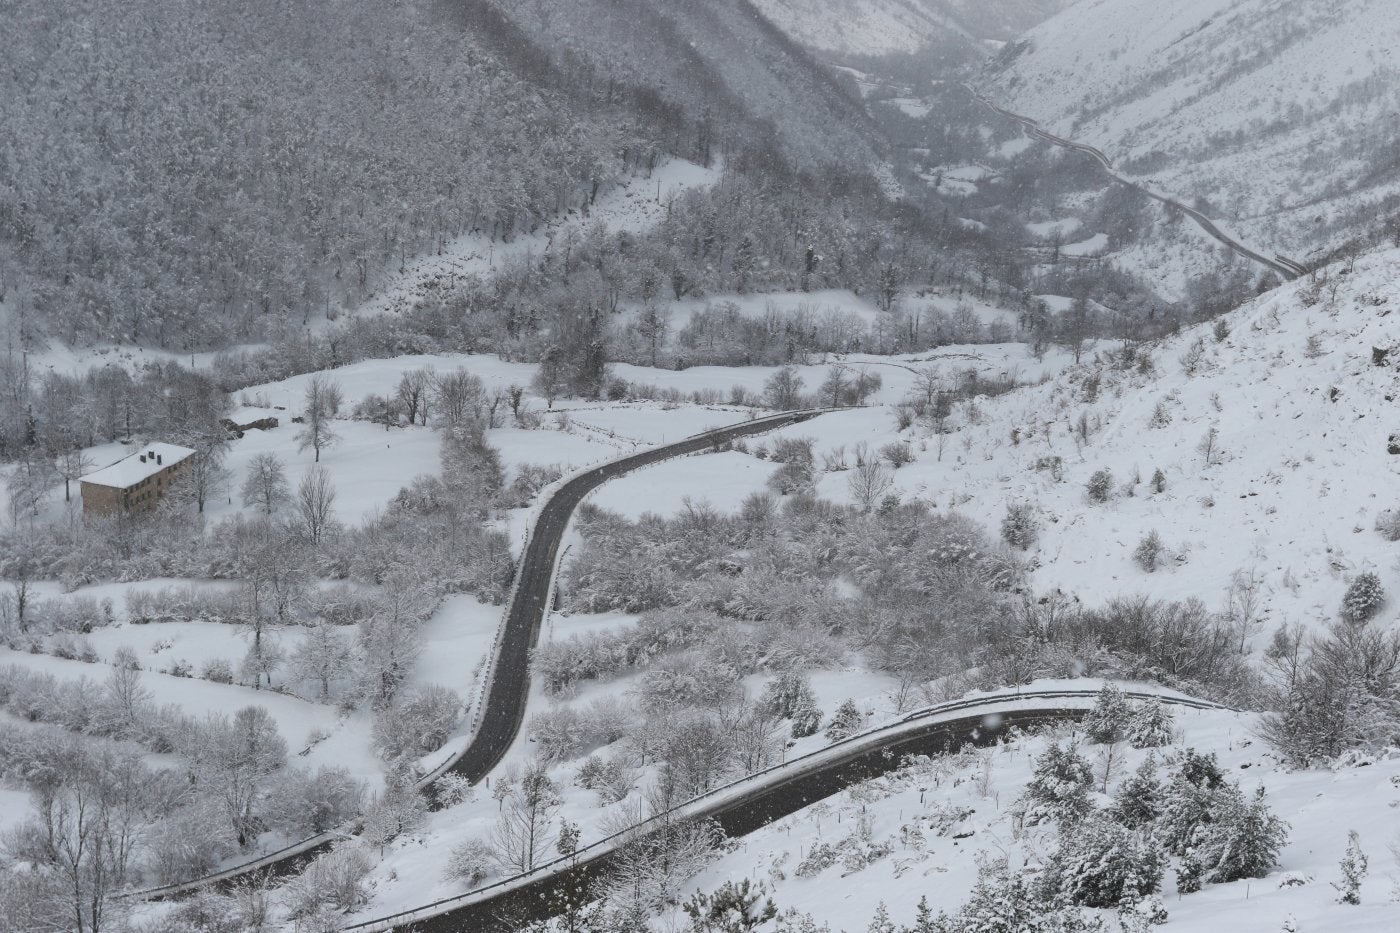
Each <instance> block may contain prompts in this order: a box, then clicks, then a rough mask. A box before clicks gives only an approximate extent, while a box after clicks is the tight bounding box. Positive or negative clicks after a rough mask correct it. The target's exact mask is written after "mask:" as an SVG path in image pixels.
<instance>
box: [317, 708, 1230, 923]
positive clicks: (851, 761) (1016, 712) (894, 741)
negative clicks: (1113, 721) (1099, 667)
mask: <svg viewBox="0 0 1400 933" xmlns="http://www.w3.org/2000/svg"><path fill="white" fill-rule="evenodd" d="M1127 695H1128V696H1129V697H1132V698H1134V699H1139V700H1147V699H1156V700H1160V701H1162V702H1164V703H1169V704H1175V705H1180V706H1185V707H1188V708H1194V709H1220V708H1221V707H1219V706H1218V705H1217V704H1214V703H1208V702H1205V701H1202V700H1195V699H1191V698H1189V697H1182V696H1180V695H1173V694H1169V693H1160V694H1159V693H1155V692H1141V691H1134V692H1128V693H1127ZM1097 696H1098V691H1097V690H1093V689H1077V690H1076V689H1060V690H1042V691H1026V692H1024V693H1020V694H1004V695H1000V696H991V697H981V698H976V699H971V700H962V701H957V702H954V703H948V704H943V705H941V706H937V707H932V708H929V709H926V710H921V711H919V712H916V713H911V714H909V715H908V716H905V717H904V718H903V719H901V720H898V721H896V722H894V723H892V724H890V725H887V726H883V727H881V728H878V729H874V730H871V731H869V732H866V733H862V734H860V735H857V736H853V737H852V738H849V739H845V740H842V741H840V742H837V743H835V744H833V745H830V746H828V747H826V748H823V749H820V750H818V751H816V752H812V753H810V754H807V755H804V756H802V757H801V758H797V759H794V760H792V761H789V762H786V763H784V764H781V765H777V766H774V767H772V768H769V769H766V770H765V771H761V772H758V773H757V774H753V775H749V776H747V777H744V778H741V779H740V780H738V781H735V782H733V783H732V784H728V785H725V786H723V787H720V788H717V789H715V790H713V791H710V792H708V793H705V794H702V795H700V796H699V797H695V798H693V799H692V800H690V801H687V802H686V803H683V804H681V805H680V806H678V807H676V808H675V809H673V810H671V811H668V812H667V813H665V814H662V815H660V816H657V817H653V818H652V819H650V820H647V821H646V822H643V823H640V824H637V825H636V826H634V827H631V828H630V829H627V830H624V831H623V832H621V833H617V834H615V835H613V836H609V837H607V838H605V839H600V840H598V841H597V842H594V843H591V844H589V845H588V846H585V847H584V848H582V849H580V850H579V851H578V852H576V853H574V854H573V855H571V856H568V857H564V858H558V859H555V860H553V861H550V862H547V863H545V864H542V865H540V866H538V867H537V868H535V869H534V870H533V871H531V872H527V873H525V874H521V875H516V876H514V877H511V878H506V879H503V880H501V881H498V882H495V883H494V884H491V885H487V886H486V887H483V888H478V889H476V890H474V891H469V892H467V893H465V894H462V895H459V896H457V897H452V898H446V899H444V900H440V901H436V902H434V903H432V904H425V905H423V906H421V907H417V908H414V909H412V910H407V911H403V912H401V913H398V914H394V915H392V916H387V917H380V918H378V919H375V920H367V921H364V922H361V923H358V924H353V925H350V926H346V927H343V928H342V930H344V931H345V933H508V931H512V930H515V929H518V928H519V927H520V926H521V925H522V924H523V923H525V922H529V921H532V920H542V919H545V918H546V917H548V916H549V915H550V913H551V905H552V904H556V903H559V901H560V899H559V898H556V897H555V896H554V895H556V894H563V893H566V892H577V891H579V890H580V889H581V888H585V887H586V886H588V885H589V884H590V883H591V882H593V881H596V880H598V879H600V878H602V877H604V876H605V875H606V873H607V871H608V869H609V868H610V867H611V866H612V864H613V863H614V862H615V860H616V859H617V858H618V856H619V854H620V853H621V852H622V851H623V850H624V849H625V848H626V846H627V845H628V844H629V843H631V842H633V841H635V840H637V839H639V838H641V837H643V836H645V835H647V834H648V833H651V832H655V831H657V830H659V829H661V828H663V827H665V826H668V825H674V824H676V823H678V822H684V821H693V820H702V819H712V820H714V821H715V822H717V823H718V824H719V826H720V828H721V829H722V830H723V831H724V834H725V835H726V836H728V837H731V838H732V837H738V836H744V835H747V834H748V833H751V832H753V831H755V830H757V829H759V828H761V827H763V826H767V825H768V824H769V823H772V822H774V821H775V820H778V819H781V818H782V817H784V816H788V815H789V814H792V813H795V812H797V811H798V810H801V809H803V808H805V807H808V806H811V805H812V804H814V803H816V802H818V801H820V800H824V799H826V798H828V797H830V796H832V795H834V794H836V793H838V792H840V791H841V790H843V789H845V788H847V787H850V786H851V785H853V784H857V783H861V782H864V781H868V780H870V779H871V778H874V777H878V776H879V775H882V774H887V773H889V772H890V771H893V770H895V769H896V768H898V767H901V766H902V765H903V763H904V759H906V758H907V757H908V756H911V755H937V754H944V753H947V752H951V751H955V750H957V749H959V748H961V747H963V746H966V745H979V746H980V745H990V744H992V743H994V742H996V741H997V740H998V739H1000V738H1002V737H1003V736H1005V735H1007V734H1008V733H1009V732H1010V731H1011V730H1012V729H1013V728H1016V729H1022V730H1026V729H1032V728H1035V727H1036V726H1040V725H1044V724H1047V723H1051V722H1061V721H1065V720H1078V719H1081V718H1083V717H1084V716H1085V715H1086V714H1087V713H1088V712H1089V710H1090V709H1091V708H1092V707H1093V704H1094V701H1095V700H1096V698H1097Z"/></svg>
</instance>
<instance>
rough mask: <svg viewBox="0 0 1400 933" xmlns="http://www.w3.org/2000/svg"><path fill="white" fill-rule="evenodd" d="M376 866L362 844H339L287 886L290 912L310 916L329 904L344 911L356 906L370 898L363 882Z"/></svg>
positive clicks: (286, 893) (294, 914) (300, 915)
mask: <svg viewBox="0 0 1400 933" xmlns="http://www.w3.org/2000/svg"><path fill="white" fill-rule="evenodd" d="M373 867H374V866H373V863H372V862H371V860H370V857H369V854H368V853H367V852H365V850H364V849H363V848H362V847H361V846H360V845H359V844H357V843H353V842H352V843H347V844H344V845H340V846H337V847H336V848H334V849H332V850H331V851H330V852H328V853H326V854H325V855H322V856H320V857H319V858H317V859H316V860H315V861H313V862H312V863H311V864H310V865H308V866H307V867H306V870H305V871H304V872H302V873H301V874H300V875H297V876H296V877H295V878H293V879H292V880H291V881H289V882H288V883H287V885H286V886H285V887H284V889H283V890H284V891H285V903H286V906H287V914H288V916H291V917H294V918H295V917H307V916H311V915H314V914H316V913H318V912H320V911H321V910H323V909H325V908H327V907H329V908H331V909H333V910H337V911H341V912H345V911H350V910H354V909H355V908H356V907H359V906H360V905H361V904H363V903H364V902H365V901H366V900H367V899H368V893H367V892H366V891H365V885H364V882H365V878H367V877H368V876H369V873H370V869H371V868H373Z"/></svg>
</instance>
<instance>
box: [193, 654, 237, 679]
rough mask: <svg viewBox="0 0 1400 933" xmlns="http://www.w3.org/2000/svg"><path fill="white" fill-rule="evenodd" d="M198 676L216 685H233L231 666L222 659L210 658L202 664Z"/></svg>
mask: <svg viewBox="0 0 1400 933" xmlns="http://www.w3.org/2000/svg"><path fill="white" fill-rule="evenodd" d="M200 676H201V677H203V678H204V679H205V680H209V681H213V682H214V683H216V684H231V683H233V665H231V664H229V663H228V661H226V660H225V659H223V658H210V659H209V660H208V661H205V662H204V669H203V670H202V671H201V672H200Z"/></svg>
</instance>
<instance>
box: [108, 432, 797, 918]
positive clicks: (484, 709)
mask: <svg viewBox="0 0 1400 933" xmlns="http://www.w3.org/2000/svg"><path fill="white" fill-rule="evenodd" d="M823 411H824V409H813V410H807V411H794V412H786V413H784V414H780V415H771V416H769V417H766V418H755V419H753V420H750V421H744V422H740V423H739V424H734V425H730V426H728V427H724V428H718V429H716V430H713V431H706V432H704V433H702V434H696V435H694V436H693V437H688V438H686V439H685V440H682V441H677V442H676V443H674V444H667V445H665V446H663V447H656V448H652V449H651V450H644V451H642V452H641V453H637V454H632V455H631V456H627V457H622V458H620V459H618V460H613V461H610V462H608V463H604V464H602V465H601V466H597V467H594V468H592V469H589V470H585V471H584V472H582V473H579V474H577V475H575V476H573V477H572V478H570V479H568V480H566V481H564V482H563V483H562V485H560V486H559V487H558V488H557V489H555V491H554V492H553V493H552V494H551V495H550V496H549V497H548V499H547V500H546V501H545V502H544V504H543V505H542V506H541V507H540V509H539V512H538V514H537V515H536V518H535V522H534V525H533V527H532V529H531V531H530V535H529V539H528V540H527V542H526V545H525V551H524V554H523V555H522V556H521V559H520V563H519V565H518V566H517V567H516V574H515V582H514V584H513V586H512V589H511V595H510V602H509V605H508V607H507V609H506V615H505V621H504V624H503V625H502V628H501V633H500V636H499V637H498V639H497V644H496V651H495V655H494V658H493V659H492V664H491V667H490V668H488V669H487V670H488V673H489V684H490V685H489V687H488V688H487V693H486V696H485V697H484V699H483V701H482V702H481V703H480V704H478V709H479V715H478V716H477V718H476V720H475V722H476V730H475V732H474V734H473V736H472V739H471V742H470V743H469V744H468V745H467V747H466V748H465V749H463V750H462V751H461V752H460V753H458V754H457V755H455V756H453V757H452V758H449V759H448V760H447V761H446V762H444V763H443V764H442V765H440V766H439V767H438V768H437V769H436V770H434V771H433V772H431V773H430V774H428V775H426V776H424V777H423V778H422V780H421V781H420V782H419V784H418V786H419V788H420V789H423V790H425V791H427V792H428V793H429V794H431V793H432V791H433V785H434V783H435V782H436V781H437V780H438V779H440V778H441V777H442V776H443V775H445V774H454V775H458V776H460V777H463V778H466V779H467V780H468V781H470V782H472V783H477V782H479V781H480V780H482V779H483V778H484V777H486V775H488V774H490V773H491V771H492V769H494V768H495V767H496V765H498V764H500V762H501V759H502V758H503V757H504V756H505V754H506V752H507V751H508V750H509V749H510V747H511V745H512V743H514V741H515V737H516V735H517V734H518V733H519V731H520V726H521V723H522V722H523V720H524V717H525V705H526V701H527V700H528V698H529V693H530V651H531V650H532V649H533V648H534V646H535V643H536V642H537V641H538V640H539V634H540V626H541V625H542V623H543V622H544V619H545V616H546V615H547V614H548V609H549V604H550V601H551V598H552V596H553V590H554V577H555V570H556V567H557V565H558V562H559V546H560V543H561V541H562V540H563V537H564V532H565V531H566V530H567V529H568V526H569V520H570V519H571V518H572V517H573V514H574V510H575V509H576V508H578V506H579V503H581V502H582V501H583V500H584V498H585V497H586V496H587V495H588V494H589V493H590V492H592V491H593V490H595V489H597V488H598V487H599V486H601V485H602V484H603V483H606V482H607V481H608V480H610V479H614V478H616V477H618V476H622V475H624V474H626V473H630V472H632V471H633V470H637V469H640V468H641V467H644V466H649V465H651V464H653V463H660V462H661V461H663V460H670V459H672V458H674V457H683V456H685V455H687V454H694V453H701V452H703V451H707V450H719V449H720V448H721V447H722V446H723V445H724V444H726V443H728V442H730V441H733V440H735V439H737V438H740V437H744V436H746V435H750V434H762V433H765V432H768V431H773V430H776V429H778V428H782V427H787V426H788V425H792V424H798V423H799V422H802V421H806V420H808V419H810V418H814V417H816V416H817V415H819V414H822V413H823ZM362 827H363V824H362V823H361V822H360V821H354V822H352V823H350V824H347V825H345V826H342V827H338V828H337V829H335V830H333V831H331V832H327V833H322V834H321V835H319V836H313V837H311V838H310V839H304V840H302V841H301V842H298V843H296V844H294V845H291V846H288V847H286V848H284V849H281V850H279V851H277V852H273V853H272V854H270V855H266V856H263V857H262V858H259V859H256V860H254V861H251V862H247V863H245V864H242V865H237V866H235V867H233V868H229V869H226V870H224V871H221V872H218V873H217V874H213V875H209V876H207V877H204V878H197V879H195V880H193V881H187V882H183V883H181V884H174V885H167V886H165V887H161V888H153V889H150V890H146V891H137V892H133V893H131V894H130V895H127V896H129V897H132V898H139V899H143V900H163V899H169V898H177V897H181V896H183V895H185V894H189V893H191V892H194V891H197V890H200V889H201V888H205V887H210V886H225V885H228V884H230V883H233V882H235V881H238V880H239V879H241V878H245V877H248V876H250V875H254V874H257V875H259V876H262V877H282V876H285V875H289V874H293V873H295V872H297V871H300V870H301V869H302V868H303V867H304V866H305V865H306V863H307V862H309V861H310V860H311V859H313V858H315V857H316V856H317V855H319V854H321V853H322V852H325V851H326V850H327V849H329V848H330V847H331V846H332V845H334V844H335V843H336V842H338V841H340V840H342V839H344V838H346V837H347V836H350V835H353V834H355V833H358V832H359V831H360V829H361V828H362Z"/></svg>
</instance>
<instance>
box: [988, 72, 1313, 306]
mask: <svg viewBox="0 0 1400 933" xmlns="http://www.w3.org/2000/svg"><path fill="white" fill-rule="evenodd" d="M963 88H964V89H966V90H967V92H968V93H969V94H971V95H972V97H973V99H974V100H976V101H977V102H978V103H980V104H981V105H982V106H984V107H986V108H987V109H988V110H990V111H992V112H993V113H995V114H997V115H999V116H1002V117H1006V118H1007V119H1008V120H1014V121H1016V122H1017V123H1019V124H1021V126H1023V127H1024V128H1025V130H1026V132H1027V133H1029V134H1030V136H1031V137H1032V138H1033V139H1039V140H1041V141H1042V142H1047V143H1050V144H1051V145H1052V146H1059V147H1060V148H1061V149H1069V150H1071V151H1073V152H1082V153H1084V154H1085V155H1087V156H1089V157H1090V158H1092V159H1094V160H1095V161H1096V162H1098V163H1099V165H1101V166H1102V167H1103V170H1104V171H1105V172H1107V173H1108V175H1109V177H1110V178H1112V179H1113V180H1114V181H1116V182H1118V183H1119V184H1121V185H1127V186H1128V187H1129V188H1133V189H1135V190H1137V191H1141V192H1142V193H1143V194H1145V195H1147V196H1148V197H1149V198H1151V199H1152V200H1154V201H1157V202H1159V203H1161V204H1165V205H1167V206H1168V207H1172V208H1175V209H1177V210H1179V211H1181V212H1182V213H1184V214H1185V215H1186V216H1188V217H1190V218H1191V219H1192V220H1194V221H1195V222H1196V225H1197V226H1199V227H1200V228H1201V229H1202V230H1204V231H1205V232H1206V234H1207V235H1209V236H1210V237H1211V238H1212V239H1214V240H1215V241H1216V242H1218V243H1220V244H1221V245H1222V246H1225V247H1226V248H1228V249H1230V250H1232V251H1234V252H1235V253H1238V254H1239V255H1241V256H1243V257H1245V258H1246V259H1249V260H1250V261H1252V262H1255V263H1258V264H1259V265H1261V266H1264V267H1265V268H1267V269H1270V270H1271V271H1273V272H1276V273H1278V274H1279V275H1281V276H1282V277H1283V279H1284V281H1292V280H1294V279H1297V278H1299V277H1301V276H1304V275H1307V271H1308V270H1307V269H1306V268H1305V267H1304V266H1302V265H1301V264H1299V263H1296V262H1294V261H1293V260H1291V259H1288V258H1286V257H1283V256H1275V257H1274V258H1272V259H1271V258H1269V257H1268V256H1265V255H1263V254H1262V253H1258V252H1256V251H1254V250H1252V249H1250V248H1249V247H1248V246H1245V245H1244V244H1243V243H1241V242H1240V241H1239V240H1236V239H1235V238H1234V237H1232V236H1230V235H1229V234H1227V233H1226V232H1225V231H1223V230H1221V229H1220V227H1219V226H1218V225H1217V224H1216V223H1215V222H1214V221H1213V220H1211V219H1210V218H1209V217H1207V216H1206V215H1205V214H1202V213H1201V212H1200V211H1198V210H1196V209H1195V208H1194V207H1188V206H1187V205H1185V204H1182V203H1181V202H1180V201H1178V200H1176V199H1175V198H1169V197H1167V196H1165V195H1161V194H1158V193H1157V192H1155V191H1153V190H1152V189H1150V188H1147V187H1144V186H1143V185H1140V184H1138V183H1137V182H1135V181H1132V180H1131V179H1128V178H1124V177H1123V176H1122V175H1120V174H1118V172H1117V171H1116V170H1115V169H1114V167H1113V162H1112V161H1110V160H1109V158H1108V156H1106V155H1104V154H1103V152H1102V150H1099V149H1096V148H1094V147H1093V146H1088V145H1085V144H1084V143H1077V142H1075V141H1074V140H1072V139H1066V138H1064V137H1063V136H1056V135H1055V134H1054V133H1050V132H1048V131H1046V130H1044V129H1042V128H1041V127H1040V124H1038V123H1036V122H1035V121H1034V120H1032V119H1031V118H1030V117H1026V116H1022V115H1021V114H1019V113H1012V112H1011V111H1010V110H1006V109H1005V108H1003V107H999V106H997V104H996V103H995V102H993V101H992V100H991V99H989V98H987V97H984V96H983V95H982V94H980V93H978V92H977V89H976V88H974V87H972V86H971V85H969V84H964V85H963Z"/></svg>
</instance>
